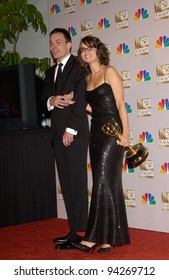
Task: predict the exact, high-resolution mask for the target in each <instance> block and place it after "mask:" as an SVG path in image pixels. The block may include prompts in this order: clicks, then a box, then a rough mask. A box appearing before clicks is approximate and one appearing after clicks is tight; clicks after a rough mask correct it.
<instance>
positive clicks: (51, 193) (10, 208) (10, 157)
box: [0, 128, 57, 227]
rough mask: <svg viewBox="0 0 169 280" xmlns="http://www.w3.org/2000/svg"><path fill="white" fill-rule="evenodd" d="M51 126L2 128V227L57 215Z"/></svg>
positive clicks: (0, 146)
mask: <svg viewBox="0 0 169 280" xmlns="http://www.w3.org/2000/svg"><path fill="white" fill-rule="evenodd" d="M56 209H57V207H56V180H55V165H54V158H53V150H52V146H51V141H50V129H48V128H44V129H35V130H25V131H24V130H22V131H0V227H4V226H9V225H16V224H22V223H28V222H32V221H38V220H43V219H48V218H52V217H56V216H57V213H56V211H57V210H56Z"/></svg>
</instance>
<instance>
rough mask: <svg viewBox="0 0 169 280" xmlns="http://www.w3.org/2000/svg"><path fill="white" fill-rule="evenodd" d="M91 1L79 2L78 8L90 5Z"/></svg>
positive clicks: (82, 0) (81, 0)
mask: <svg viewBox="0 0 169 280" xmlns="http://www.w3.org/2000/svg"><path fill="white" fill-rule="evenodd" d="M91 3H92V0H80V6H85V5H88V4H91Z"/></svg>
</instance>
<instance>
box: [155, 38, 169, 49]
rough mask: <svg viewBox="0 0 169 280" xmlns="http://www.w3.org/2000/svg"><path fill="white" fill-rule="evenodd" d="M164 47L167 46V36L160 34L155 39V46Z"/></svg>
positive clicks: (168, 45) (168, 43) (168, 41)
mask: <svg viewBox="0 0 169 280" xmlns="http://www.w3.org/2000/svg"><path fill="white" fill-rule="evenodd" d="M166 47H169V38H168V37H167V36H165V35H164V36H160V37H159V38H158V39H157V40H156V44H155V48H157V49H159V48H166Z"/></svg>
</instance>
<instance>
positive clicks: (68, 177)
mask: <svg viewBox="0 0 169 280" xmlns="http://www.w3.org/2000/svg"><path fill="white" fill-rule="evenodd" d="M87 149H88V139H87V138H78V137H75V138H74V141H73V142H72V143H71V145H70V146H68V147H65V146H64V145H63V143H62V139H61V138H60V137H58V136H57V138H55V141H54V153H55V159H56V165H57V170H58V176H59V181H60V185H61V190H62V194H63V198H64V203H65V208H66V212H67V217H68V222H69V226H70V230H72V231H75V232H78V231H85V230H86V226H87V219H88V188H87Z"/></svg>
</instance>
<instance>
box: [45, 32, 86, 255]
mask: <svg viewBox="0 0 169 280" xmlns="http://www.w3.org/2000/svg"><path fill="white" fill-rule="evenodd" d="M71 47H72V43H71V36H70V34H69V32H68V31H67V30H65V29H63V28H55V29H54V30H52V31H51V33H50V51H51V55H52V57H53V59H54V60H56V62H57V63H56V65H54V66H52V67H50V68H49V69H48V70H47V72H46V77H45V80H44V89H43V94H42V97H41V99H42V105H43V106H47V108H48V110H51V132H52V142H53V147H54V155H55V159H56V165H57V170H58V176H59V181H60V185H61V190H62V194H63V198H64V203H65V207H66V212H67V217H68V222H69V227H70V232H69V233H68V234H67V235H66V236H63V237H58V238H55V239H54V240H53V241H54V242H59V244H57V245H56V246H55V249H57V250H63V249H73V246H72V244H71V243H72V242H74V241H75V240H76V241H77V240H80V239H81V237H80V235H79V234H78V232H84V231H85V230H86V225H87V217H88V193H87V148H88V133H89V127H88V119H87V114H86V105H87V104H86V101H85V96H84V95H85V90H86V79H85V75H84V74H83V73H82V71H81V69H80V66H79V64H78V63H77V61H76V58H75V57H74V56H73V55H72V54H71ZM60 66H61V67H60ZM60 68H61V72H62V73H61V74H60V73H59V71H60ZM55 81H56V82H55ZM55 84H56V85H55ZM72 94H73V99H72V100H71V97H72Z"/></svg>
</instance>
